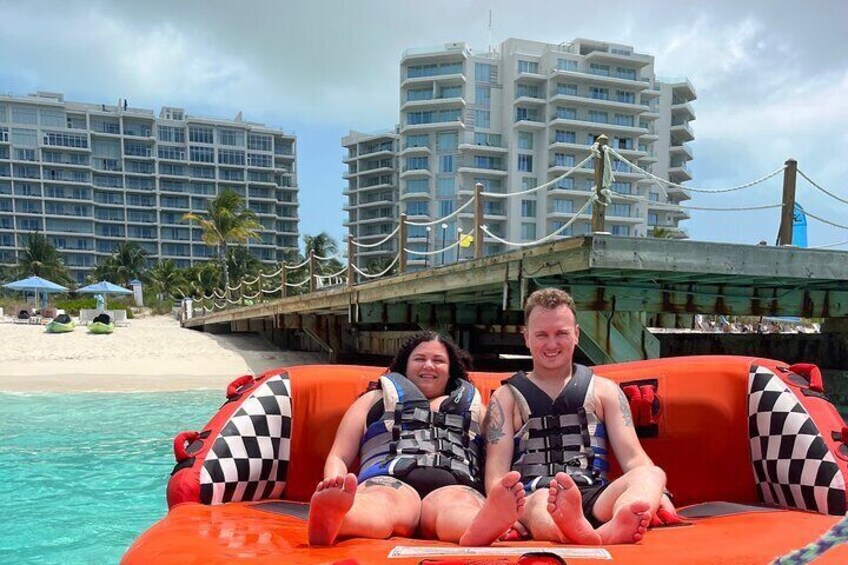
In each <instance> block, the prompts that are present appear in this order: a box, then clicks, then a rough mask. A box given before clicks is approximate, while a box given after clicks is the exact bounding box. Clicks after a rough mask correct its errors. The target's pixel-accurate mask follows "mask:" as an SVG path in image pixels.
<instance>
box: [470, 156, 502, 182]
mask: <svg viewBox="0 0 848 565" xmlns="http://www.w3.org/2000/svg"><path fill="white" fill-rule="evenodd" d="M473 163H474V168H476V169H495V170H499V171H502V170H503V161H502V160H501V158H500V157H489V156H486V155H475V156H474V162H473ZM474 182H475V183H476V182H478V181H477V179H475V180H474Z"/></svg>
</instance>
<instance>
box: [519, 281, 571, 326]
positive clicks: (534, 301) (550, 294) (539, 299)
mask: <svg viewBox="0 0 848 565" xmlns="http://www.w3.org/2000/svg"><path fill="white" fill-rule="evenodd" d="M560 306H567V307H568V309H569V310H571V313H572V314H574V317H575V319H576V318H577V309H576V307H575V306H574V299H573V298H571V295H570V294H568V293H567V292H565V291H564V290H560V289H558V288H543V289H541V290H537V291H535V292H533V293H532V294H531V295H530V296H528V297H527V301H526V302H525V303H524V323H525V324H526V323H527V321H528V320H529V319H530V312H532V311H533V309H534V308H544V309H545V310H555V309H557V308H559V307H560Z"/></svg>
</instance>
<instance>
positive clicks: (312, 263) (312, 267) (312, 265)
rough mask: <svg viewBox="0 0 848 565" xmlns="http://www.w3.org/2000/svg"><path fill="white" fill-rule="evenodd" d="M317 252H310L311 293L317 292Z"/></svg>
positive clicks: (311, 250)
mask: <svg viewBox="0 0 848 565" xmlns="http://www.w3.org/2000/svg"><path fill="white" fill-rule="evenodd" d="M316 287H317V285H316V283H315V250H314V249H310V250H309V292H315V289H316Z"/></svg>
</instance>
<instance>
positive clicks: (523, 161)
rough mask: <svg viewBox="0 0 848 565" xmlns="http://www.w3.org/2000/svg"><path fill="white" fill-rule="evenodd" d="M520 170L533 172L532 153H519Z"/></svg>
mask: <svg viewBox="0 0 848 565" xmlns="http://www.w3.org/2000/svg"><path fill="white" fill-rule="evenodd" d="M518 170H519V171H523V172H525V173H532V172H533V156H532V155H519V156H518Z"/></svg>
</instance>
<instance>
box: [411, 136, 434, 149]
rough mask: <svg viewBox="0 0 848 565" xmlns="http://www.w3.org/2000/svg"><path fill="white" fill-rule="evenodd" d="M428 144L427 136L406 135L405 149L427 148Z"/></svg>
mask: <svg viewBox="0 0 848 565" xmlns="http://www.w3.org/2000/svg"><path fill="white" fill-rule="evenodd" d="M429 144H430V136H429V135H426V134H424V135H407V136H406V147H427V146H428V145H429Z"/></svg>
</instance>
